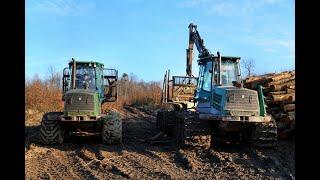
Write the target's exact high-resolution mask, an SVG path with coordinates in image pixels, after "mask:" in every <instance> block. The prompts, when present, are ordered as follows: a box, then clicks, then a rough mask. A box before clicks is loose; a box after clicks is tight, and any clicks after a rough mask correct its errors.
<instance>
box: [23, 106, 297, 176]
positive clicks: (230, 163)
mask: <svg viewBox="0 0 320 180" xmlns="http://www.w3.org/2000/svg"><path fill="white" fill-rule="evenodd" d="M121 117H122V118H123V141H124V142H123V145H117V146H106V145H102V144H101V142H100V140H99V138H98V137H97V136H73V137H71V138H69V139H67V141H66V143H64V144H63V145H55V146H45V145H42V144H41V143H40V138H39V135H38V132H39V125H40V119H39V120H34V119H33V120H26V128H25V131H26V135H25V140H26V152H25V171H26V175H25V177H26V179H128V178H129V179H277V178H280V179H295V167H294V166H295V162H294V158H295V157H294V142H293V141H279V142H278V143H277V145H276V146H275V147H274V148H271V149H263V148H261V149H256V148H253V147H243V146H233V147H223V148H217V149H210V150H197V149H189V150H179V151H176V150H175V149H174V148H172V147H171V146H170V143H164V144H155V143H150V142H149V141H147V140H148V139H150V138H152V137H153V136H154V135H156V134H157V133H158V132H157V131H156V128H155V117H154V116H153V115H150V114H147V113H144V112H142V111H139V110H138V109H135V108H131V109H129V110H124V111H123V112H121Z"/></svg>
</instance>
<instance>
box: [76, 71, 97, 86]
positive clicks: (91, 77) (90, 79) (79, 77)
mask: <svg viewBox="0 0 320 180" xmlns="http://www.w3.org/2000/svg"><path fill="white" fill-rule="evenodd" d="M76 88H77V89H93V90H95V89H96V84H95V71H94V68H93V67H90V66H84V65H77V68H76Z"/></svg>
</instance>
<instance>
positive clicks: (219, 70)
mask: <svg viewBox="0 0 320 180" xmlns="http://www.w3.org/2000/svg"><path fill="white" fill-rule="evenodd" d="M217 54H218V85H219V86H221V85H222V83H221V56H220V52H219V51H218V52H217Z"/></svg>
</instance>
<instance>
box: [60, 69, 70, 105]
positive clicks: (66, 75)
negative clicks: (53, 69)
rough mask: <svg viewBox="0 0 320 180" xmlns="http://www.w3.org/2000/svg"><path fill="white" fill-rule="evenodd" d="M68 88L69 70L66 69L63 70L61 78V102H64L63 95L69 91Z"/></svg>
mask: <svg viewBox="0 0 320 180" xmlns="http://www.w3.org/2000/svg"><path fill="white" fill-rule="evenodd" d="M69 87H70V70H69V69H68V68H64V69H63V76H62V101H64V93H65V92H67V91H68V90H69Z"/></svg>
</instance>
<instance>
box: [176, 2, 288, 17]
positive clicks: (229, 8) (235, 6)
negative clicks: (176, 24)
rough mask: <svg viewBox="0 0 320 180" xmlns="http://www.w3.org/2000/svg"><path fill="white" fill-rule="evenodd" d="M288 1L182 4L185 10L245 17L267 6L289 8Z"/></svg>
mask: <svg viewBox="0 0 320 180" xmlns="http://www.w3.org/2000/svg"><path fill="white" fill-rule="evenodd" d="M287 4H288V2H286V0H259V1H255V0H244V1H236V0H234V1H232V0H231V1H224V0H211V1H209V0H186V1H183V3H181V6H182V7H184V8H195V7H199V8H202V9H203V10H204V11H205V12H206V13H207V14H215V15H219V16H225V17H231V16H244V15H250V14H252V13H254V12H255V11H257V10H259V9H260V8H263V7H265V6H269V5H273V6H283V7H288V5H287Z"/></svg>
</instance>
